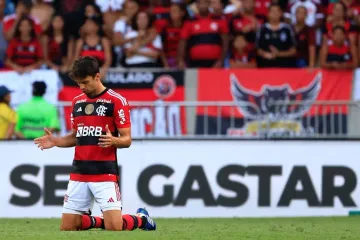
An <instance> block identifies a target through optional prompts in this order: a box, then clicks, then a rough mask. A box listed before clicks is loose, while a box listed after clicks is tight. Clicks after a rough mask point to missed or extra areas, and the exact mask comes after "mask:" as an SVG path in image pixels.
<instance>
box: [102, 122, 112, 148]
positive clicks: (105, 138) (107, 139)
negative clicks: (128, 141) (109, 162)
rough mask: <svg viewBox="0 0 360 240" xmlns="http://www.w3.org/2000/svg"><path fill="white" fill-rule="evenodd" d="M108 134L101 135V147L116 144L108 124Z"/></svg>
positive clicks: (106, 127) (106, 128)
mask: <svg viewBox="0 0 360 240" xmlns="http://www.w3.org/2000/svg"><path fill="white" fill-rule="evenodd" d="M105 130H106V135H101V136H100V138H99V146H100V147H104V148H107V147H112V146H114V145H115V139H114V136H113V135H112V134H111V132H110V130H109V127H108V125H106V126H105Z"/></svg>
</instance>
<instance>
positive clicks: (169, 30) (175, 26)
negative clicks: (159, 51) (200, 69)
mask: <svg viewBox="0 0 360 240" xmlns="http://www.w3.org/2000/svg"><path fill="white" fill-rule="evenodd" d="M185 18H186V6H185V5H184V4H180V3H173V4H172V5H171V7H170V20H168V21H165V22H164V26H163V27H162V30H161V35H162V41H163V45H164V54H165V58H166V60H165V67H171V68H175V67H176V58H177V49H178V47H179V41H180V33H181V29H182V26H183V24H184V20H185Z"/></svg>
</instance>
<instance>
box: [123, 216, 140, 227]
mask: <svg viewBox="0 0 360 240" xmlns="http://www.w3.org/2000/svg"><path fill="white" fill-rule="evenodd" d="M122 218H123V230H129V231H132V230H134V229H136V228H143V227H144V226H143V223H144V221H143V219H142V218H141V217H138V216H134V215H129V214H125V215H123V216H122Z"/></svg>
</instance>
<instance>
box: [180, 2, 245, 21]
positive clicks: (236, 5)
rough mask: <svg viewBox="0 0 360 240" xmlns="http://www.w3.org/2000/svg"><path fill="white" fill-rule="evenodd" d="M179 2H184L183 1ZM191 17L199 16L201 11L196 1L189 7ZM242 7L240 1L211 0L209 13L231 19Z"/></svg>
mask: <svg viewBox="0 0 360 240" xmlns="http://www.w3.org/2000/svg"><path fill="white" fill-rule="evenodd" d="M179 2H182V1H181V0H180V1H179ZM188 6H189V8H188V11H189V15H190V16H192V17H194V16H196V15H199V9H198V7H197V3H196V1H194V2H193V3H191V4H189V5H188ZM241 7H242V1H240V0H210V8H209V11H210V12H211V13H212V14H214V15H222V14H224V15H225V16H226V17H229V18H230V17H231V15H232V14H233V13H235V12H238V11H239V10H240V9H241Z"/></svg>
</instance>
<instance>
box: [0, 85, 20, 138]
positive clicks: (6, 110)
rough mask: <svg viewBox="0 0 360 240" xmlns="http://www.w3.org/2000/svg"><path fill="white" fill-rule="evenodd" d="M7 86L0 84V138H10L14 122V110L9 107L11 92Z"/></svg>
mask: <svg viewBox="0 0 360 240" xmlns="http://www.w3.org/2000/svg"><path fill="white" fill-rule="evenodd" d="M11 92H12V91H10V90H9V89H8V88H7V87H5V86H0V139H11V138H12V136H13V134H14V129H15V124H16V121H17V119H16V112H15V111H14V110H13V109H12V108H11V107H10V101H11V95H10V93H11Z"/></svg>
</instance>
